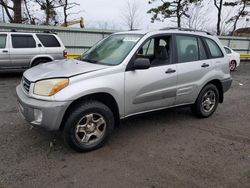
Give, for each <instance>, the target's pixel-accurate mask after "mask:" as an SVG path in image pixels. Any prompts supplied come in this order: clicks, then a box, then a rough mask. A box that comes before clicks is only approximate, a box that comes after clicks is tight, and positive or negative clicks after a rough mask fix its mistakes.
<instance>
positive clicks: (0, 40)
mask: <svg viewBox="0 0 250 188" xmlns="http://www.w3.org/2000/svg"><path fill="white" fill-rule="evenodd" d="M6 38H7V35H0V48H5V47H6Z"/></svg>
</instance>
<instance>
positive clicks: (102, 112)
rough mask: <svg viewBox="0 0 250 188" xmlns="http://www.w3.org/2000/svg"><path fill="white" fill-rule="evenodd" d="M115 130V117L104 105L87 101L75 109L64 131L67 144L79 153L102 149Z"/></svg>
mask: <svg viewBox="0 0 250 188" xmlns="http://www.w3.org/2000/svg"><path fill="white" fill-rule="evenodd" d="M113 129H114V115H113V113H112V111H111V110H110V109H109V108H108V107H107V106H106V105H104V104H103V103H101V102H98V101H86V102H83V103H81V104H80V105H78V106H76V107H75V108H73V110H72V111H71V112H70V115H69V116H68V118H67V120H66V122H65V124H64V130H63V137H64V140H65V142H66V143H67V144H68V145H69V146H70V147H71V148H72V149H74V150H75V151H77V152H88V151H92V150H95V149H98V148H100V147H102V146H103V145H104V144H105V143H106V142H107V141H108V139H109V138H110V135H111V133H112V131H113Z"/></svg>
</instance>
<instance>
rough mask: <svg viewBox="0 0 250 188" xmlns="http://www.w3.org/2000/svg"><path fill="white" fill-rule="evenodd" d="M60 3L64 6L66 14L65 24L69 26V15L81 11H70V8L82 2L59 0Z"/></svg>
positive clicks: (64, 13)
mask: <svg viewBox="0 0 250 188" xmlns="http://www.w3.org/2000/svg"><path fill="white" fill-rule="evenodd" d="M59 3H60V4H61V5H62V6H63V15H64V25H65V26H67V23H68V16H69V15H72V14H78V13H80V12H81V11H78V12H75V13H69V10H70V9H72V8H74V7H75V6H80V4H78V3H75V2H69V0H59Z"/></svg>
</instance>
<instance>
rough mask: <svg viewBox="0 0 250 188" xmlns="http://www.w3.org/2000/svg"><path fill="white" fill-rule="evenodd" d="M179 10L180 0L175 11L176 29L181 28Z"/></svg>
mask: <svg viewBox="0 0 250 188" xmlns="http://www.w3.org/2000/svg"><path fill="white" fill-rule="evenodd" d="M180 8H181V0H178V3H177V9H176V17H177V27H181V14H180Z"/></svg>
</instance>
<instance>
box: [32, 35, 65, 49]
mask: <svg viewBox="0 0 250 188" xmlns="http://www.w3.org/2000/svg"><path fill="white" fill-rule="evenodd" d="M36 36H37V38H38V39H39V40H40V41H41V43H42V44H43V46H44V47H60V46H61V45H60V43H59V42H58V40H57V39H56V37H55V36H53V35H46V34H36Z"/></svg>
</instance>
